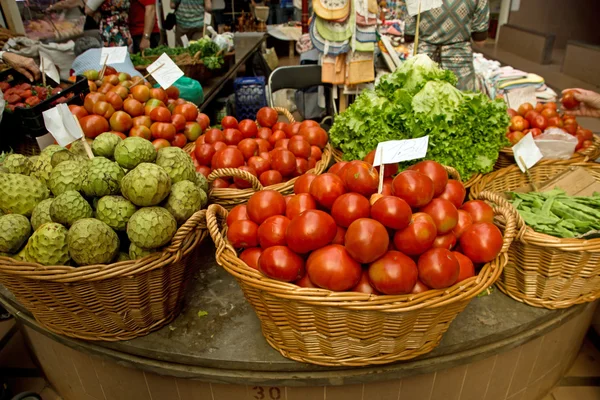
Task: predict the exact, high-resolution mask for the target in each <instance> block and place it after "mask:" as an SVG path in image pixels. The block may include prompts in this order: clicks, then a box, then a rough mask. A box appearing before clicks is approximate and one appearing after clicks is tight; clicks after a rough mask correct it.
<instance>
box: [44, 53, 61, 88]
mask: <svg viewBox="0 0 600 400" xmlns="http://www.w3.org/2000/svg"><path fill="white" fill-rule="evenodd" d="M40 70H41V71H42V73H43V74H46V75H47V76H48V77H49V78H50V79H52V80H53V81H54V82H56V83H60V74H59V73H58V70H57V69H56V65H54V62H53V61H52V59H51V58H50V57H48V56H47V55H46V54H45V53H43V52H41V51H40Z"/></svg>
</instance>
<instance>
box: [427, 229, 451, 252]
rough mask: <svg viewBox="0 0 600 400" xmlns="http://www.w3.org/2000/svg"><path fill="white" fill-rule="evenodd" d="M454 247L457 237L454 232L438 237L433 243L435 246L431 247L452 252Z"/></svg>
mask: <svg viewBox="0 0 600 400" xmlns="http://www.w3.org/2000/svg"><path fill="white" fill-rule="evenodd" d="M454 246H456V235H454V233H452V232H449V233H446V234H445V235H440V236H438V237H436V238H435V240H434V241H433V245H431V247H433V248H440V249H446V250H452V249H453V248H454Z"/></svg>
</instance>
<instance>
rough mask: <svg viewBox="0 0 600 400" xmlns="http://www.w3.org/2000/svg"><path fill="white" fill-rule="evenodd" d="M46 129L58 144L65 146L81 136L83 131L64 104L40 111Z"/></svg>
mask: <svg viewBox="0 0 600 400" xmlns="http://www.w3.org/2000/svg"><path fill="white" fill-rule="evenodd" d="M42 115H43V116H44V124H45V125H46V129H48V131H49V132H50V134H51V135H52V136H53V137H54V139H55V140H56V142H57V143H58V144H59V145H60V146H63V147H64V146H66V145H68V144H70V143H73V142H74V141H76V140H77V139H81V138H82V137H83V131H82V130H81V127H80V126H79V124H78V123H77V121H76V120H75V118H76V117H75V116H74V115H73V114H72V113H71V111H70V110H69V107H68V106H67V105H66V104H59V105H57V106H56V107H54V108H51V109H49V110H46V111H44V112H43V113H42Z"/></svg>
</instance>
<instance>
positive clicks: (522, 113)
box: [506, 99, 594, 151]
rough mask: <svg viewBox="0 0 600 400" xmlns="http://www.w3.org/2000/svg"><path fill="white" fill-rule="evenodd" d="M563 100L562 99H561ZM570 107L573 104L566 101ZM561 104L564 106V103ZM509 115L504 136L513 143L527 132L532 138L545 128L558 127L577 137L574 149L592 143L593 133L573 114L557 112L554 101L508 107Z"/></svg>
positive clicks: (576, 149)
mask: <svg viewBox="0 0 600 400" xmlns="http://www.w3.org/2000/svg"><path fill="white" fill-rule="evenodd" d="M563 100H564V99H563ZM567 104H568V105H569V106H571V108H572V107H573V104H572V103H570V102H568V103H567ZM563 106H564V107H565V108H566V106H565V104H564V103H563ZM508 115H510V117H511V120H510V126H509V128H508V129H509V131H508V132H507V133H506V137H507V138H508V140H509V141H510V143H511V144H513V145H515V144H517V143H519V141H520V140H521V139H522V138H523V137H524V136H525V135H527V134H528V133H530V132H531V134H532V136H533V137H534V138H536V137H538V136H540V135H541V134H542V133H543V132H544V130H546V129H547V128H552V127H555V128H560V129H562V130H563V131H565V132H566V133H569V134H571V135H573V136H575V137H576V138H577V146H576V147H575V151H579V150H581V149H585V148H587V147H589V146H591V145H592V144H593V137H594V134H593V133H592V131H591V130H589V129H585V128H582V127H581V126H579V124H578V123H577V120H576V118H575V116H573V115H566V114H559V113H558V111H557V106H556V103H554V102H551V103H545V104H543V103H537V104H536V105H535V107H534V106H533V105H531V104H529V103H525V104H522V105H521V106H520V107H519V109H518V110H517V111H515V110H513V109H512V108H509V109H508Z"/></svg>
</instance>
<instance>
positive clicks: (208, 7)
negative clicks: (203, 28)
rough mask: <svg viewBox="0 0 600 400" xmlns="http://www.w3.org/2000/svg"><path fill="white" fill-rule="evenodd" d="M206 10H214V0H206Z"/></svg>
mask: <svg viewBox="0 0 600 400" xmlns="http://www.w3.org/2000/svg"><path fill="white" fill-rule="evenodd" d="M204 11H206V12H211V11H212V0H204Z"/></svg>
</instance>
